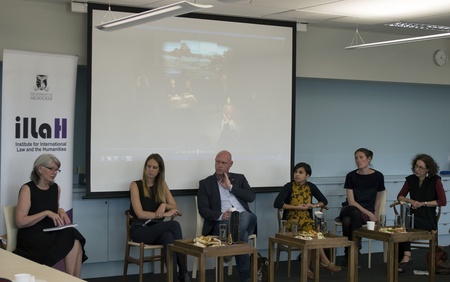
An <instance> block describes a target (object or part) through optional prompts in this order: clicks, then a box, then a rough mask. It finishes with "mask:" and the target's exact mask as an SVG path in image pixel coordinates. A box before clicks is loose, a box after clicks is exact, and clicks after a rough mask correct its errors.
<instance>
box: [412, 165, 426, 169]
mask: <svg viewBox="0 0 450 282" xmlns="http://www.w3.org/2000/svg"><path fill="white" fill-rule="evenodd" d="M414 169H418V170H426V169H427V168H426V167H423V166H419V165H415V166H414Z"/></svg>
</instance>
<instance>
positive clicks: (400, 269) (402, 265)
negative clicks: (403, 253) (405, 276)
mask: <svg viewBox="0 0 450 282" xmlns="http://www.w3.org/2000/svg"><path fill="white" fill-rule="evenodd" d="M407 257H408V261H407V262H400V263H399V264H398V273H405V272H406V269H407V268H408V267H407V266H408V265H410V264H412V257H411V256H407Z"/></svg>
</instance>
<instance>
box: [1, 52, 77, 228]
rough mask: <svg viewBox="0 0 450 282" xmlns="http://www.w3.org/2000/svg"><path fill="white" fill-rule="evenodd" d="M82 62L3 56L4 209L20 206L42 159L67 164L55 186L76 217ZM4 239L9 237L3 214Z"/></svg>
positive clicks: (60, 57) (21, 54)
mask: <svg viewBox="0 0 450 282" xmlns="http://www.w3.org/2000/svg"><path fill="white" fill-rule="evenodd" d="M77 62H78V57H76V56H69V55H58V54H45V53H36V52H25V51H17V50H4V51H3V86H2V123H1V126H2V127H1V186H0V195H1V196H0V199H1V200H0V203H1V206H5V205H16V204H17V196H18V193H19V189H20V187H21V186H22V185H23V184H24V183H26V182H28V181H29V179H30V174H31V171H32V169H33V163H34V161H35V160H36V158H37V157H38V156H39V155H41V154H44V153H51V154H54V155H55V156H56V157H57V158H58V159H59V160H60V161H61V173H59V174H58V175H57V177H56V179H55V182H56V183H58V185H59V186H60V187H61V196H60V207H62V208H63V209H65V210H66V211H68V212H69V215H71V210H72V181H73V180H72V176H73V125H74V111H75V89H76V74H77V73H76V70H77ZM0 214H1V216H0V234H3V233H4V230H3V229H4V226H5V225H4V217H3V211H2V210H0Z"/></svg>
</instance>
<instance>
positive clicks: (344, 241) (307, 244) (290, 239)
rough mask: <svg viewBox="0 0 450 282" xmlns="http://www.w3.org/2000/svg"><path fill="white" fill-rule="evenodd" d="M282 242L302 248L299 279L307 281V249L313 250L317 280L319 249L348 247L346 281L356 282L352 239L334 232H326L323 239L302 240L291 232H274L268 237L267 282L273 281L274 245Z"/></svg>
mask: <svg viewBox="0 0 450 282" xmlns="http://www.w3.org/2000/svg"><path fill="white" fill-rule="evenodd" d="M275 243H277V244H283V245H290V246H292V247H296V248H299V249H301V250H302V259H301V273H300V281H301V282H306V281H307V279H308V278H307V273H308V251H309V250H315V260H314V265H313V269H314V281H315V282H318V281H319V263H320V253H319V251H320V249H326V248H339V247H350V256H349V270H348V281H349V282H357V281H358V277H357V276H355V265H356V264H355V256H356V248H355V244H354V242H352V241H349V240H348V238H347V237H343V236H337V235H334V234H326V236H325V238H324V239H312V240H304V239H297V238H295V237H294V235H293V234H292V233H290V232H289V233H286V234H276V235H275V237H269V282H273V281H274V258H273V257H274V245H275Z"/></svg>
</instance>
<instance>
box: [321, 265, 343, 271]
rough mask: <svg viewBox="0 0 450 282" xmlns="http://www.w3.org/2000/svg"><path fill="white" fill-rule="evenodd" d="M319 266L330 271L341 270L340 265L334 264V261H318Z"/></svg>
mask: <svg viewBox="0 0 450 282" xmlns="http://www.w3.org/2000/svg"><path fill="white" fill-rule="evenodd" d="M320 268H322V269H325V270H328V271H330V273H333V272H338V271H341V269H342V268H341V267H340V266H338V265H335V264H334V263H332V262H330V263H329V264H324V263H323V262H320Z"/></svg>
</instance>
